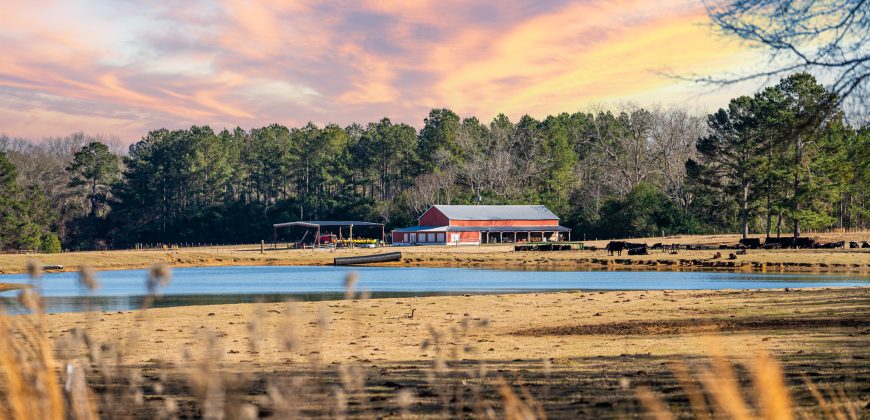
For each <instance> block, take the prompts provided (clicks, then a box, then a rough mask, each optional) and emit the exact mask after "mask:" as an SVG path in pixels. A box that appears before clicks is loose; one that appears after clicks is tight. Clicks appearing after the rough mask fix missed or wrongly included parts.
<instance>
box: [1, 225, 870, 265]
mask: <svg viewBox="0 0 870 420" xmlns="http://www.w3.org/2000/svg"><path fill="white" fill-rule="evenodd" d="M808 236H809V237H813V238H816V239H817V240H819V241H823V242H830V241H838V240H846V241H851V240H856V241H863V240H870V232H858V233H843V234H817V235H808ZM738 240H739V236H738V235H694V236H669V237H663V238H640V239H631V241H633V242H645V243H647V244H650V245H652V244H655V243H663V244H672V243H679V244H706V245H718V244H736V243H737V241H738ZM606 243H607V241H586V242H585V245H587V246H594V247H598V248H599V250H597V251H589V250H585V251H559V252H515V251H514V250H513V246H512V245H482V246H462V247H445V246H415V247H389V248H380V249H352V250H351V249H340V250H337V251H332V250H290V249H286V244H283V245H284V247H285V249H266V250H265V251H264V252H262V253H261V252H260V246H259V245H239V246H221V247H192V248H181V249H175V250H139V251H135V250H127V251H93V252H69V253H62V254H33V255H0V274H10V273H23V272H25V271H26V265H27V262H28V261H30V260H37V261H39V262H41V263H42V264H53V265H54V264H57V265H62V266H64V270H65V271H77V270H78V269H79V268H80V267H81V266H89V267H91V268H93V269H97V270H119V269H135V268H147V267H149V266H151V265H152V264H154V263H157V262H162V263H166V264H168V265H170V266H171V267H203V266H231V265H330V264H332V261H333V258H336V257H346V256H354V255H369V254H374V253H379V252H387V251H390V252H392V251H401V252H402V261H401V262H398V263H391V264H387V265H396V266H430V267H442V266H458V267H469V266H471V267H481V266H489V267H515V268H523V267H527V268H539V267H552V268H561V269H619V270H625V269H644V270H684V269H708V270H745V271H773V272H786V271H803V272H814V271H818V272H859V273H864V272H870V249H810V250H791V249H789V250H749V251H747V253H746V255H735V256H734V259H730V258H729V254H730V253H733V252H734V251H733V250H722V251H718V250H710V251H679V252H678V253H677V254H670V253H666V252H663V251H661V250H652V251H651V253H650V255H639V256H628V255H627V253H625V252H623V255H622V256H608V255H607V252H606V251H604V250H601V248H603V247H604V246H605V245H606ZM267 248H268V246H267ZM716 253H719V254H721V255H720V256H719V257H717V258H714V257H715V254H716Z"/></svg>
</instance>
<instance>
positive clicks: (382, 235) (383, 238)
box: [381, 225, 387, 246]
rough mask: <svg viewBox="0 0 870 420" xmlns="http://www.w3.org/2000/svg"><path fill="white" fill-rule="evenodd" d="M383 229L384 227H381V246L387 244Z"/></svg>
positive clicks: (385, 232) (385, 233)
mask: <svg viewBox="0 0 870 420" xmlns="http://www.w3.org/2000/svg"><path fill="white" fill-rule="evenodd" d="M385 229H386V228H385V227H384V225H381V246H384V245H386V244H387V231H386V230H385Z"/></svg>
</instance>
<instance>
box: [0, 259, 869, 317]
mask: <svg viewBox="0 0 870 420" xmlns="http://www.w3.org/2000/svg"><path fill="white" fill-rule="evenodd" d="M350 271H356V272H358V273H359V283H358V285H357V287H358V290H367V291H369V292H370V293H371V294H372V297H408V296H432V295H443V294H448V295H449V294H464V293H506V292H531V291H557V290H638V289H640V290H654V289H708V290H709V289H767V288H784V287H821V286H830V287H848V286H867V285H870V276H866V275H864V276H859V275H848V274H827V275H822V274H800V273H797V274H768V273H728V272H700V271H688V272H665V271H652V272H650V271H622V272H620V271H528V270H492V269H473V268H423V267H412V268H398V267H356V268H350V267H274V266H268V267H265V266H256V267H206V268H179V269H175V270H173V278H172V283H171V284H170V285H169V286H168V287H166V288H164V289H163V290H162V294H163V296H162V297H161V298H160V299H158V300H157V301H156V302H155V303H154V306H156V307H169V306H185V305H210V304H227V303H247V302H282V301H286V300H288V299H295V300H301V301H314V300H332V299H341V298H342V297H343V291H344V281H343V280H344V277H345V276H346V275H347V273H348V272H350ZM98 275H99V280H100V283H101V285H102V286H101V287H100V289H98V290H96V291H95V292H88V291H86V290H84V289H82V288H81V287H80V286H79V285H78V274H77V273H52V274H46V275H45V276H44V277H43V279H42V281H41V284H40V286H39V288H40V290H41V292H42V294H43V296H45V304H46V311H47V312H78V311H88V310H105V311H127V310H132V309H138V308H141V307H142V302H143V297H144V294H145V277H146V272H145V270H121V271H105V272H100V273H98ZM0 282H8V283H25V282H27V276H26V275H0ZM15 294H16V292H5V293H0V302H2V303H3V304H4V306H5V307H6V308H7V311H10V312H13V313H20V308H19V307H18V306H17V304H16V303H15V299H14V296H15Z"/></svg>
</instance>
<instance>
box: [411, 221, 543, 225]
mask: <svg viewBox="0 0 870 420" xmlns="http://www.w3.org/2000/svg"><path fill="white" fill-rule="evenodd" d="M558 225H559V220H451V221H450V226H558ZM424 226H429V225H424Z"/></svg>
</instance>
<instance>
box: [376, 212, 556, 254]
mask: <svg viewBox="0 0 870 420" xmlns="http://www.w3.org/2000/svg"><path fill="white" fill-rule="evenodd" d="M417 224H418V225H417V226H414V227H408V228H403V229H396V230H393V231H392V237H393V238H392V239H393V245H479V244H482V243H484V244H488V243H508V242H510V243H515V242H524V241H525V242H552V241H559V240H563V239H567V240H570V239H571V229H568V228H566V227H563V226H559V217H558V216H556V215H555V214H553V212H552V211H550V209H548V208H547V207H545V206H542V205H487V206H483V205H469V206H463V205H440V204H439V205H434V206H432V207H430V208H429V209H428V210H426V211H425V212H424V213H423V214H422V215H421V216H420V217H419V218H417Z"/></svg>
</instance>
